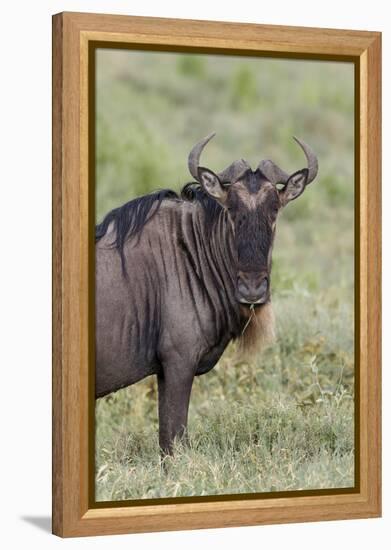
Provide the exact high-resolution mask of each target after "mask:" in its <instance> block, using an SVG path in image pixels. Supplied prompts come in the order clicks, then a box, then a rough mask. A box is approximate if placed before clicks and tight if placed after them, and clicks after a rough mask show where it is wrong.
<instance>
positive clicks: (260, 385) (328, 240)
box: [96, 51, 354, 500]
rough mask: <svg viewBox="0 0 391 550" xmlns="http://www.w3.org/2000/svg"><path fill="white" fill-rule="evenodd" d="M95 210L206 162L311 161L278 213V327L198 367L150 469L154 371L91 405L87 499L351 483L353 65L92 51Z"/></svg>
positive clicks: (169, 183) (168, 183)
mask: <svg viewBox="0 0 391 550" xmlns="http://www.w3.org/2000/svg"><path fill="white" fill-rule="evenodd" d="M97 67H98V72H97V82H98V85H97V184H96V186H97V193H96V196H97V204H96V216H97V220H99V219H101V217H102V216H103V215H104V214H105V213H106V212H107V211H108V210H109V209H111V208H113V207H115V206H118V205H120V204H122V203H123V202H125V201H126V200H129V199H130V198H132V197H134V196H138V195H141V194H143V193H146V192H149V191H151V190H154V189H156V188H165V187H169V188H173V189H179V188H180V187H181V186H182V185H183V184H184V183H186V182H187V181H189V179H190V176H189V174H188V172H187V166H186V164H187V155H188V152H189V150H190V148H191V147H192V145H193V144H194V143H195V142H196V141H197V140H199V139H200V138H201V137H203V136H205V135H206V134H208V133H210V132H211V131H213V130H215V131H216V132H217V136H216V138H215V139H214V140H213V142H211V144H210V145H208V148H207V150H206V151H205V154H204V156H203V160H202V163H203V164H205V165H207V166H209V167H210V168H212V169H215V170H217V171H219V170H221V169H222V168H224V167H225V166H226V165H228V164H229V163H230V162H232V160H234V159H236V158H240V157H244V158H246V159H247V160H248V161H249V162H250V163H251V165H252V166H253V167H255V166H257V164H258V163H259V161H260V160H261V159H263V158H272V159H273V160H275V161H276V162H278V163H280V164H281V166H282V167H284V168H285V169H286V170H292V171H293V170H296V169H298V168H300V167H302V166H303V165H304V161H303V155H302V153H301V151H300V150H299V149H298V147H297V146H296V145H295V144H294V142H293V141H292V139H291V136H292V135H297V136H299V137H301V138H303V139H304V140H305V141H307V142H308V143H309V144H310V145H311V146H312V147H313V148H314V149H315V150H316V151H317V153H318V156H319V166H320V171H319V176H318V178H317V180H316V182H314V183H313V184H311V186H310V187H309V188H308V189H307V190H306V192H305V193H304V194H303V195H302V196H301V197H300V198H299V199H298V200H297V201H294V202H293V203H292V204H290V205H288V206H287V208H286V209H285V211H284V212H283V213H282V215H281V219H280V220H279V222H278V228H277V238H276V243H275V247H274V253H273V272H272V289H273V293H272V294H273V303H274V307H275V311H276V318H277V340H276V342H275V344H273V346H271V347H270V348H269V349H267V350H266V351H265V352H264V353H263V354H262V356H260V357H257V358H255V360H254V361H253V362H252V363H251V364H250V363H245V362H243V361H242V362H241V361H238V359H237V358H236V354H235V349H234V346H231V347H229V348H228V350H227V351H226V353H225V354H224V356H223V358H222V359H221V360H220V362H219V364H218V365H217V366H216V367H215V369H214V370H212V371H211V372H210V373H208V374H206V375H204V376H201V377H199V378H196V380H195V382H194V386H193V391H192V398H191V404H190V415H189V446H186V447H183V446H182V445H181V444H180V442H178V443H177V447H176V452H175V455H174V457H172V458H167V459H166V468H164V469H163V468H161V465H160V462H159V449H158V440H157V430H158V423H157V389H156V381H155V380H154V379H153V378H149V379H146V380H144V381H142V382H140V383H138V384H136V385H135V386H133V387H130V388H126V389H124V390H121V391H118V392H117V393H115V394H113V395H110V396H108V397H106V398H104V399H101V400H99V401H98V402H97V406H96V472H97V475H96V492H97V499H98V500H117V499H131V498H156V497H172V496H190V495H206V494H224V493H226V494H228V493H238V492H263V491H281V490H282V491H284V490H294V489H316V488H326V487H327V488H329V487H349V486H352V485H353V483H354V437H353V433H354V420H353V419H354V340H353V326H354V316H353V312H354V300H353V297H354V291H353V288H354V261H353V253H354V239H353V229H354V220H353V201H354V195H353V167H354V164H353V115H354V104H353V98H354V94H353V67H352V65H349V64H342V63H328V62H327V63H326V62H311V61H303V62H298V61H284V60H273V59H249V58H224V57H218V56H202V55H199V56H192V55H176V54H151V53H148V54H144V53H142V52H138V53H137V52H121V51H114V52H112V51H100V52H99V54H98V63H97Z"/></svg>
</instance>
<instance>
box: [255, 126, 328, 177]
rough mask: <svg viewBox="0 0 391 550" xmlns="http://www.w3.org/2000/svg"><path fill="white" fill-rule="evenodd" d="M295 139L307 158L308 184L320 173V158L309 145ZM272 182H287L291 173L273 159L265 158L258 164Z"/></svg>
mask: <svg viewBox="0 0 391 550" xmlns="http://www.w3.org/2000/svg"><path fill="white" fill-rule="evenodd" d="M293 139H294V140H295V141H296V143H298V144H299V145H300V147H301V148H302V149H303V152H304V154H305V156H306V159H307V168H308V178H307V185H308V184H309V183H311V182H312V181H313V180H314V179H315V178H316V175H317V173H318V159H317V157H316V155H315V153H314V152H313V150H312V149H311V147H310V146H309V145H307V144H306V143H304V141H301V140H300V139H299V138H297V137H295V136H293ZM258 168H259V170H261V172H263V173H264V174H265V176H266V177H267V179H268V180H269V181H270V182H271V183H286V181H287V180H288V179H289V176H290V174H288V173H287V172H284V170H281V168H280V167H279V166H277V165H276V164H275V163H274V162H273V161H272V160H263V161H262V162H260V164H259V166H258Z"/></svg>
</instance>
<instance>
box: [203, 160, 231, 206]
mask: <svg viewBox="0 0 391 550" xmlns="http://www.w3.org/2000/svg"><path fill="white" fill-rule="evenodd" d="M198 180H199V182H200V183H201V185H202V188H203V189H204V191H205V192H206V193H208V195H210V196H211V197H213V198H214V199H216V200H217V201H218V202H219V203H221V204H224V202H225V199H226V198H227V190H226V189H225V188H224V186H223V185H222V184H221V181H220V179H219V177H218V176H217V175H216V174H215V173H214V172H212V170H209V168H203V167H202V166H200V167H199V168H198Z"/></svg>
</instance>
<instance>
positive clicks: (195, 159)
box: [187, 132, 216, 181]
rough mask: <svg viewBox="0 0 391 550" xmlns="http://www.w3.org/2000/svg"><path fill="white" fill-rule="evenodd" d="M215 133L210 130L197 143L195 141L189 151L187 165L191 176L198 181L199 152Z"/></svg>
mask: <svg viewBox="0 0 391 550" xmlns="http://www.w3.org/2000/svg"><path fill="white" fill-rule="evenodd" d="M215 135H216V132H212V133H211V134H209V135H208V136H206V137H204V139H201V141H199V142H198V143H196V144H195V145H194V147H193V149H192V150H191V151H190V154H189V159H188V162H187V163H188V166H189V171H190V174H191V175H192V176H193V178H194V179H195V180H196V181H198V166H199V163H200V156H201V153H202V151H203V149H204V147H205V145H206V144H207V143H208V141H210V140H211V139H212V138H213V137H214V136H215Z"/></svg>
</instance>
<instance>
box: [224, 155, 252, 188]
mask: <svg viewBox="0 0 391 550" xmlns="http://www.w3.org/2000/svg"><path fill="white" fill-rule="evenodd" d="M249 169H250V165H249V164H248V163H247V162H246V161H245V160H243V159H240V160H235V162H233V163H232V164H230V166H228V168H226V169H225V170H223V172H220V173H219V174H218V176H219V178H220V181H222V182H223V183H234V182H235V181H236V180H238V179H239V178H240V176H242V175H243V174H244V173H245V172H246V171H247V170H249Z"/></svg>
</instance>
